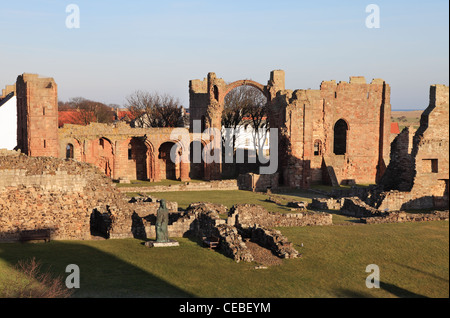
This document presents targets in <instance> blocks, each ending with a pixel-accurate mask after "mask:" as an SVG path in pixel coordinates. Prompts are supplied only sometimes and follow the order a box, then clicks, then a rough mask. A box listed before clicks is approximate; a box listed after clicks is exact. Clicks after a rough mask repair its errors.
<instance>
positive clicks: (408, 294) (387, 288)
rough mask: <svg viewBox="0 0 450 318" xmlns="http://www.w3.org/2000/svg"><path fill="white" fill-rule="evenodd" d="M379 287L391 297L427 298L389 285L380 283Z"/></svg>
mask: <svg viewBox="0 0 450 318" xmlns="http://www.w3.org/2000/svg"><path fill="white" fill-rule="evenodd" d="M380 287H381V288H382V289H384V290H385V291H387V292H389V293H391V294H392V295H395V296H397V297H400V298H427V297H425V296H423V295H419V294H416V293H413V292H410V291H409V290H406V289H404V288H401V287H398V286H395V285H392V284H389V283H383V282H380Z"/></svg>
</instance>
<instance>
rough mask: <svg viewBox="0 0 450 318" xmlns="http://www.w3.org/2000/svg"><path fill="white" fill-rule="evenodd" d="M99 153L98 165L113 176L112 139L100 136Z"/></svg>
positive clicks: (108, 174) (109, 175)
mask: <svg viewBox="0 0 450 318" xmlns="http://www.w3.org/2000/svg"><path fill="white" fill-rule="evenodd" d="M97 154H98V156H97V160H96V165H97V167H99V168H100V169H101V170H102V171H103V172H104V173H105V174H106V175H107V176H108V177H112V172H113V164H114V154H113V146H112V143H111V141H109V140H108V139H107V138H104V137H102V138H100V139H99V140H98V146H97Z"/></svg>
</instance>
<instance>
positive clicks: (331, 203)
mask: <svg viewBox="0 0 450 318" xmlns="http://www.w3.org/2000/svg"><path fill="white" fill-rule="evenodd" d="M342 204H343V200H342V199H335V198H314V199H312V202H311V203H310V204H308V209H313V210H340V209H341V208H342Z"/></svg>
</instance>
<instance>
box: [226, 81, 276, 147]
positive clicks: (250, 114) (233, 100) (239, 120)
mask: <svg viewBox="0 0 450 318" xmlns="http://www.w3.org/2000/svg"><path fill="white" fill-rule="evenodd" d="M266 104H267V99H266V97H265V96H264V95H263V94H262V93H261V92H260V91H259V90H257V89H256V88H254V87H252V86H247V85H244V86H239V87H237V88H235V89H233V90H232V91H230V92H229V93H228V94H227V96H225V100H224V110H223V114H222V126H223V127H225V128H232V129H233V131H234V132H236V129H237V128H238V127H239V126H240V125H243V124H248V125H250V126H251V127H252V128H253V131H254V132H253V136H252V137H253V141H254V145H255V151H260V149H262V147H263V145H264V142H265V138H267V129H268V124H267V120H266V118H267V108H266ZM261 130H262V132H261ZM261 133H264V135H261ZM224 138H228V136H224ZM224 142H226V141H224ZM232 146H233V149H235V148H236V136H235V134H233V140H232Z"/></svg>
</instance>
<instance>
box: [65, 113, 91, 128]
mask: <svg viewBox="0 0 450 318" xmlns="http://www.w3.org/2000/svg"><path fill="white" fill-rule="evenodd" d="M95 121H96V118H95V115H94V113H93V112H88V111H83V110H64V111H58V127H62V126H64V124H73V125H87V124H89V123H90V122H95Z"/></svg>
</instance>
